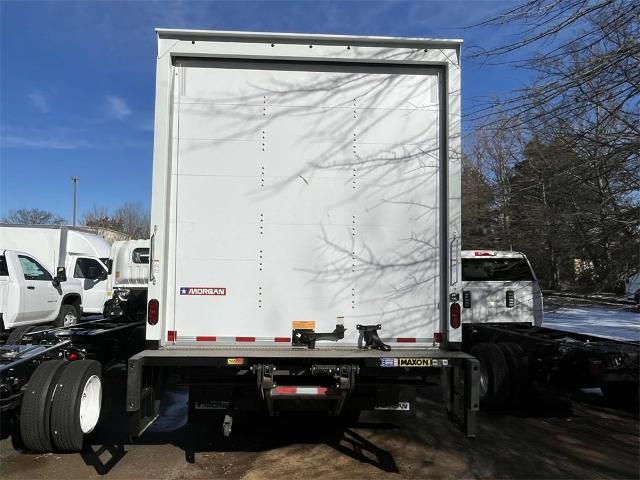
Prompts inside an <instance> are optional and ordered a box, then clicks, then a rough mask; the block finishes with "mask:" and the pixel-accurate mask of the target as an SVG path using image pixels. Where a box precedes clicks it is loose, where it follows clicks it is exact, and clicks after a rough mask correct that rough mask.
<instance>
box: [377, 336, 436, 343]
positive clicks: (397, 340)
mask: <svg viewBox="0 0 640 480" xmlns="http://www.w3.org/2000/svg"><path fill="white" fill-rule="evenodd" d="M380 340H382V341H383V342H384V343H433V338H419V337H392V338H381V339H380Z"/></svg>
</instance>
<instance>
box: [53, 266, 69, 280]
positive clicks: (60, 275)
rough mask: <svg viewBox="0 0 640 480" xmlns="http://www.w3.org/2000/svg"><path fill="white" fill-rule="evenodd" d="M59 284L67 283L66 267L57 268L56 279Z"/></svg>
mask: <svg viewBox="0 0 640 480" xmlns="http://www.w3.org/2000/svg"><path fill="white" fill-rule="evenodd" d="M55 279H56V280H57V281H58V282H66V281H67V269H66V268H64V267H58V268H56V278H55Z"/></svg>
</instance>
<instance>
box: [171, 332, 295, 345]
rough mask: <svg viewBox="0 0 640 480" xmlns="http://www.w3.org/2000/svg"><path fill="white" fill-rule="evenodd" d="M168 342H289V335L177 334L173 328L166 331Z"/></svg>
mask: <svg viewBox="0 0 640 480" xmlns="http://www.w3.org/2000/svg"><path fill="white" fill-rule="evenodd" d="M167 341H168V342H187V343H193V342H197V343H211V342H216V343H291V337H240V336H238V337H229V336H219V335H197V336H189V335H178V332H176V331H175V330H169V331H167Z"/></svg>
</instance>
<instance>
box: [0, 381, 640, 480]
mask: <svg viewBox="0 0 640 480" xmlns="http://www.w3.org/2000/svg"><path fill="white" fill-rule="evenodd" d="M107 380H108V383H107V388H108V391H107V392H106V398H105V407H106V408H105V410H104V411H103V416H102V418H101V422H100V424H99V426H98V429H97V430H96V431H95V432H94V433H93V434H92V435H91V438H90V442H89V443H91V448H90V449H89V450H87V452H85V453H83V454H64V455H62V454H45V455H35V454H23V453H19V452H16V451H14V450H13V448H12V447H11V442H10V440H9V439H5V440H3V441H2V442H1V443H0V474H1V476H2V478H3V479H5V480H9V479H17V478H29V479H39V478H42V479H48V480H51V479H58V478H60V479H62V478H64V479H68V478H98V477H100V476H102V475H106V477H107V478H114V479H115V478H123V479H125V478H126V479H131V478H166V479H182V478H187V479H190V478H223V477H224V478H244V479H274V478H287V479H288V478H292V479H304V480H308V479H309V477H310V476H313V477H314V478H330V479H333V478H336V479H340V478H350V479H357V478H367V479H368V478H372V477H375V478H387V477H389V478H491V479H493V478H527V479H530V478H603V477H604V478H637V477H638V472H639V471H640V463H639V458H638V452H639V451H640V439H639V436H638V414H637V412H632V411H625V410H618V409H613V408H610V407H607V406H605V405H604V404H603V401H604V400H603V398H602V397H601V396H600V395H598V394H596V393H594V392H590V393H581V394H580V396H579V398H573V400H572V399H568V398H566V397H558V396H552V395H550V394H547V393H545V392H538V393H537V394H536V395H535V396H533V397H532V398H531V399H530V402H529V405H527V406H525V407H523V409H522V410H521V411H519V412H516V413H512V414H498V413H481V414H480V418H479V422H478V425H479V427H478V436H477V438H475V439H469V438H466V437H464V436H463V435H462V434H461V433H460V432H459V431H458V430H456V429H455V427H453V426H452V425H451V424H450V423H449V421H448V419H447V416H446V412H445V409H444V405H443V403H442V402H441V401H440V389H439V387H438V386H429V387H426V388H425V389H424V391H423V392H421V397H420V398H419V401H418V405H417V407H418V408H417V412H416V417H415V418H414V419H405V420H401V421H393V422H390V421H386V420H385V419H383V418H382V417H381V416H380V415H379V414H375V413H371V414H366V413H365V414H363V416H362V417H361V420H360V422H359V423H357V424H355V425H352V426H350V427H348V428H345V427H341V426H339V425H338V424H336V423H334V422H328V421H327V420H326V419H319V418H315V419H314V418H309V417H303V418H298V419H296V418H288V419H265V418H259V419H253V421H251V422H249V421H245V422H244V423H243V422H242V421H240V422H237V423H236V424H234V432H233V435H232V437H231V438H230V439H226V440H225V439H222V438H217V436H216V435H215V434H214V433H213V432H214V431H217V430H218V429H219V428H220V426H219V425H200V428H199V429H198V433H196V434H193V433H187V430H186V428H185V425H184V415H185V411H186V405H185V404H184V401H185V395H184V391H183V390H182V389H181V388H179V387H176V388H175V389H174V390H173V395H172V396H171V400H170V401H169V402H167V403H166V404H165V405H164V407H163V414H162V415H163V416H162V417H161V418H160V419H159V421H158V423H157V424H156V425H155V426H154V428H153V429H152V430H150V431H148V432H147V433H145V435H144V436H143V437H142V438H141V439H140V440H139V441H138V442H136V443H135V444H130V443H129V442H128V440H127V434H126V428H127V427H126V425H127V424H126V420H127V419H126V415H125V414H124V397H123V395H122V392H124V384H123V378H122V375H121V374H120V373H118V372H115V373H114V372H112V373H111V375H109V376H108V379H107ZM109 392H111V393H109ZM187 445H194V446H195V450H196V451H197V452H198V453H196V455H195V463H192V464H189V463H186V462H185V448H187Z"/></svg>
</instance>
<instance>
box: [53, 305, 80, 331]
mask: <svg viewBox="0 0 640 480" xmlns="http://www.w3.org/2000/svg"><path fill="white" fill-rule="evenodd" d="M79 319H80V314H79V313H78V309H77V308H76V307H75V306H74V305H62V306H61V307H60V313H59V314H58V318H57V320H56V326H57V327H70V326H71V325H75V324H76V323H78V320H79Z"/></svg>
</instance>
